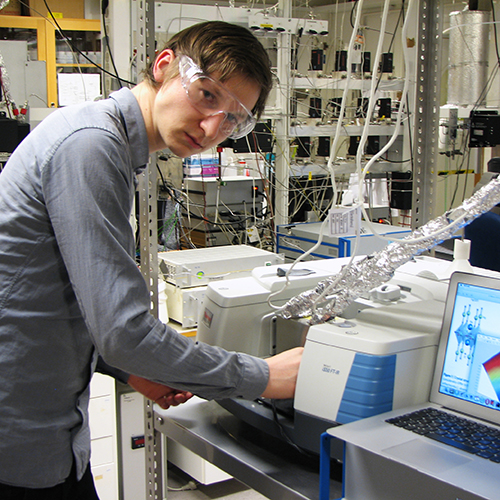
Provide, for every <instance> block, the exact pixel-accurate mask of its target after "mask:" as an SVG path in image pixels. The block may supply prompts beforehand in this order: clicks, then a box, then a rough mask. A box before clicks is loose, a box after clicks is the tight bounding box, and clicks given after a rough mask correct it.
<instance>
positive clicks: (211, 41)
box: [144, 21, 272, 118]
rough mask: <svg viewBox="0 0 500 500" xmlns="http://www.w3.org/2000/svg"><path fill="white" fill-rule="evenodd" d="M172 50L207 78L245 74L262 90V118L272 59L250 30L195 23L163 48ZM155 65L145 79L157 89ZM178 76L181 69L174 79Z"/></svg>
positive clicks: (256, 109) (256, 112) (217, 23)
mask: <svg viewBox="0 0 500 500" xmlns="http://www.w3.org/2000/svg"><path fill="white" fill-rule="evenodd" d="M165 49H172V50H173V51H174V53H175V55H176V56H178V55H181V54H184V55H186V56H189V57H190V58H191V59H193V61H194V62H195V63H196V64H197V65H198V66H199V67H200V68H201V69H202V71H203V72H204V73H206V74H207V75H211V74H213V73H217V76H218V78H219V79H220V81H221V82H224V81H226V80H228V79H229V78H231V77H232V76H234V75H244V76H247V77H248V78H250V79H251V80H253V81H255V82H256V83H257V84H258V85H259V86H260V88H261V92H260V96H259V99H258V101H257V103H256V104H255V106H254V109H253V110H252V112H253V113H254V115H255V116H256V117H257V118H259V117H260V115H261V114H262V112H263V111H264V106H265V103H266V100H267V98H268V96H269V92H270V91H271V88H272V74H271V63H270V60H269V56H268V54H267V52H266V50H265V49H264V47H263V46H262V44H261V43H260V42H259V40H257V38H256V37H255V35H254V34H253V33H251V32H250V31H249V30H248V29H246V28H244V27H242V26H238V25H236V24H230V23H226V22H223V21H207V22H203V23H199V24H195V25H194V26H191V27H189V28H186V29H184V30H182V31H180V32H179V33H177V34H176V35H174V36H173V37H172V38H171V39H170V40H169V41H168V42H167V43H166V45H165V46H164V47H163V49H161V51H160V52H162V51H163V50H165ZM152 66H153V62H151V63H150V64H149V65H148V67H147V68H146V70H145V72H144V75H145V80H146V81H147V82H149V84H151V85H152V86H153V87H155V88H158V87H159V86H160V83H158V82H157V81H156V80H155V78H154V76H153V71H152ZM177 74H178V69H177V70H176V71H175V73H174V74H172V77H174V76H176V75H177Z"/></svg>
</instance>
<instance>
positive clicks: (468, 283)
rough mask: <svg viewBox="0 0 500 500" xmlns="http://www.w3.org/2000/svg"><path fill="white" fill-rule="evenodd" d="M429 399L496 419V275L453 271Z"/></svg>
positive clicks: (499, 380)
mask: <svg viewBox="0 0 500 500" xmlns="http://www.w3.org/2000/svg"><path fill="white" fill-rule="evenodd" d="M431 401H434V402H438V403H440V404H443V405H444V406H447V407H449V408H451V409H454V410H458V411H461V412H463V413H466V414H469V415H472V416H477V417H481V418H486V419H488V420H491V421H493V422H499V421H500V280H498V279H495V278H491V277H485V276H478V275H472V274H466V273H455V274H453V276H452V278H451V280H450V287H449V290H448V297H447V299H446V306H445V313H444V318H443V328H442V332H441V338H440V345H439V350H438V356H437V363H436V372H435V375H434V381H433V389H432V392H431ZM495 414H496V415H495Z"/></svg>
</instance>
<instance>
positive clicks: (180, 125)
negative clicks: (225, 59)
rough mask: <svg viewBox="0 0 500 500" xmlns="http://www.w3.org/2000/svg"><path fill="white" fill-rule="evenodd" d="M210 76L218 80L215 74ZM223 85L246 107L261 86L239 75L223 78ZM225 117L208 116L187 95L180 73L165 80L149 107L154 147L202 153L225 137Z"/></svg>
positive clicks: (181, 154) (250, 105)
mask: <svg viewBox="0 0 500 500" xmlns="http://www.w3.org/2000/svg"><path fill="white" fill-rule="evenodd" d="M174 64H175V62H174ZM212 76H213V78H214V79H215V80H217V75H212ZM223 87H224V88H225V89H227V90H228V91H229V92H230V93H231V94H232V95H233V96H234V97H236V98H237V99H238V100H239V101H240V102H241V103H242V104H243V105H244V106H245V107H246V108H247V109H253V107H254V106H255V104H256V102H257V100H258V98H259V95H260V86H259V85H258V84H257V83H255V82H254V81H252V80H249V79H247V78H245V77H243V76H240V75H236V76H233V77H231V78H230V79H229V80H226V81H225V82H224V84H223ZM224 118H225V115H224V114H223V113H218V114H213V115H212V116H207V114H206V113H203V112H201V111H200V110H199V109H198V108H197V107H196V106H195V105H194V104H193V102H192V100H191V99H190V98H189V97H188V95H187V93H186V90H185V88H184V87H183V86H182V82H181V78H180V76H177V77H175V78H173V79H170V80H167V81H165V82H164V83H163V85H162V87H161V88H160V90H159V91H158V93H157V95H156V98H155V100H154V109H153V110H152V121H153V123H152V127H153V136H154V139H153V140H154V142H155V144H154V148H155V149H156V150H158V149H164V148H165V147H168V148H169V149H170V150H171V151H172V153H174V154H175V155H177V156H179V157H181V158H185V157H187V156H191V155H194V154H197V153H201V152H202V151H205V150H207V149H209V148H211V147H213V146H215V145H217V144H219V143H220V142H222V141H223V140H225V139H226V138H227V135H226V134H224V133H223V132H221V130H220V125H221V123H222V121H223V120H224Z"/></svg>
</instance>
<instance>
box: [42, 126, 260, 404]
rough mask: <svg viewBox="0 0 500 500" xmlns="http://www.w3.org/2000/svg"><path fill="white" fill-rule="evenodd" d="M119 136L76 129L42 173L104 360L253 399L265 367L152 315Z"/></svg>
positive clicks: (190, 386)
mask: <svg viewBox="0 0 500 500" xmlns="http://www.w3.org/2000/svg"><path fill="white" fill-rule="evenodd" d="M129 147H130V146H129V144H128V143H127V141H126V138H125V134H123V136H120V134H117V133H116V132H115V131H113V130H106V129H100V128H95V129H88V128H87V129H85V130H84V131H75V132H74V133H72V134H71V135H70V136H69V137H67V138H66V139H65V140H64V141H63V142H62V143H60V144H58V145H57V146H56V148H55V150H54V152H53V155H52V156H51V158H50V160H49V161H48V162H47V163H46V164H45V165H44V166H43V170H42V186H43V194H44V197H45V203H46V207H47V210H48V213H49V217H50V220H51V224H52V227H53V230H54V233H55V236H56V240H57V244H58V246H59V250H60V252H61V255H62V259H63V262H64V265H65V267H66V269H67V272H68V275H69V279H70V282H71V286H72V289H73V291H74V293H75V295H76V298H77V301H78V304H79V307H80V310H81V312H82V315H83V317H84V319H85V322H86V325H87V328H88V331H89V333H90V335H91V338H92V341H93V343H94V345H95V346H96V348H97V350H98V352H99V354H100V355H101V356H102V358H103V360H104V361H105V362H106V363H107V364H108V365H110V366H112V367H115V368H118V369H120V370H122V371H124V372H127V373H133V374H135V375H138V376H141V377H144V378H147V379H149V380H153V381H156V382H159V383H163V384H165V385H169V386H171V387H175V388H178V389H183V390H189V391H191V392H193V393H195V394H197V395H199V396H201V397H204V398H206V399H214V398H226V397H243V398H248V399H253V398H255V397H257V396H259V395H260V394H261V393H262V392H263V391H264V390H265V387H266V385H267V382H268V377H269V372H268V366H267V363H266V362H265V361H264V360H262V359H259V358H255V357H253V356H249V355H246V354H241V353H233V352H227V351H225V350H223V349H221V348H218V347H214V346H209V345H207V344H203V343H199V342H196V343H195V342H193V341H192V340H190V339H188V338H186V337H183V336H182V335H180V334H178V333H177V332H176V331H175V330H173V329H172V328H170V327H168V326H167V325H164V324H162V323H161V322H160V321H159V320H157V319H155V318H154V317H153V316H152V315H151V314H150V310H149V307H150V298H149V291H148V289H147V287H146V283H145V281H144V278H143V277H142V274H141V273H140V271H139V269H138V267H137V265H136V262H135V259H134V253H135V240H134V235H133V232H132V229H131V226H130V222H129V219H130V217H129V215H130V211H131V207H132V199H133V196H134V195H135V186H134V173H133V169H132V167H131V165H130V164H129V162H130V160H129V158H130V156H131V155H130V151H129Z"/></svg>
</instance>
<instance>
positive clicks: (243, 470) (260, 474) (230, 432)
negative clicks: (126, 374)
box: [153, 397, 342, 500]
mask: <svg viewBox="0 0 500 500" xmlns="http://www.w3.org/2000/svg"><path fill="white" fill-rule="evenodd" d="M153 409H154V411H153V420H154V435H155V441H160V438H161V436H162V435H164V436H166V437H168V438H170V439H172V440H173V441H176V442H177V443H179V444H180V445H182V446H184V447H186V448H187V449H189V450H190V451H192V452H193V453H195V454H196V455H199V456H200V457H201V458H203V459H205V460H207V461H209V462H210V463H212V464H214V465H215V466H217V467H219V468H220V469H222V470H223V471H225V472H227V473H228V474H230V475H231V476H232V477H234V478H235V479H237V480H238V481H240V482H242V483H244V484H246V485H247V486H248V487H250V488H252V489H254V490H256V491H258V492H259V493H261V494H262V495H264V496H266V497H268V498H270V499H287V500H318V499H319V485H320V482H319V457H318V456H316V455H313V454H309V453H305V452H302V451H301V450H298V449H296V448H295V447H293V446H292V445H291V444H289V443H286V442H284V441H282V440H280V439H277V438H273V437H270V436H269V435H267V434H265V433H263V432H262V431H260V430H259V429H256V428H254V427H252V426H250V425H248V424H246V423H245V422H242V421H241V420H240V419H238V418H237V417H235V416H234V415H233V414H231V413H230V412H228V411H227V410H225V409H224V408H222V407H221V406H219V405H218V404H217V402H215V401H205V400H202V399H199V398H196V397H194V398H193V399H191V400H190V401H188V402H187V403H185V404H183V405H180V406H178V407H175V408H170V409H168V410H162V409H161V408H160V407H158V406H157V405H154V407H153ZM158 449H161V448H160V447H156V451H155V453H156V455H155V463H156V464H157V466H160V465H159V464H161V463H163V462H164V461H165V460H166V458H167V457H159V456H158V453H159V451H158ZM160 453H161V452H160ZM166 454H167V455H168V450H167V452H166ZM338 469H340V466H339V467H338ZM338 469H337V468H335V467H333V468H332V475H331V479H330V492H331V493H332V495H337V497H340V494H341V491H342V485H341V482H340V478H341V471H340V470H338ZM157 486H158V485H157ZM155 493H156V495H159V494H160V492H159V491H158V490H156V492H155Z"/></svg>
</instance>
